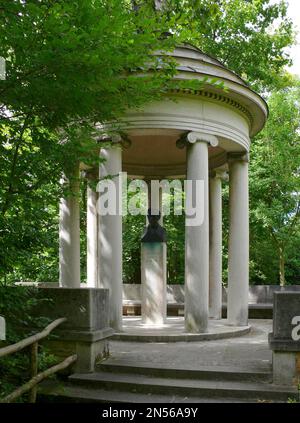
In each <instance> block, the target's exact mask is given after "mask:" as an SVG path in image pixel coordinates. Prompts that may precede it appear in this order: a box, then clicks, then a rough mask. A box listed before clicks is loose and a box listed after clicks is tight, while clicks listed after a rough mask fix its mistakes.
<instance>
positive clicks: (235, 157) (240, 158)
mask: <svg viewBox="0 0 300 423" xmlns="http://www.w3.org/2000/svg"><path fill="white" fill-rule="evenodd" d="M227 161H228V163H232V162H246V163H248V162H249V153H248V152H244V151H241V152H232V153H228V154H227Z"/></svg>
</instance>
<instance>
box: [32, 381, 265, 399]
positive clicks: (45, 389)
mask: <svg viewBox="0 0 300 423" xmlns="http://www.w3.org/2000/svg"><path fill="white" fill-rule="evenodd" d="M38 402H64V403H66V402H69V403H70V402H72V403H112V402H113V403H127V404H128V403H136V404H138V403H144V404H155V403H162V404H172V403H177V404H178V403H180V404H184V403H245V402H247V403H251V402H252V403H253V402H257V401H255V400H252V401H251V400H245V399H241V398H217V397H216V398H204V397H201V398H200V397H193V396H182V395H181V396H180V395H162V394H160V395H157V394H151V393H149V394H144V393H138V392H122V391H114V390H103V389H95V388H86V387H83V386H74V385H68V384H66V385H64V386H63V387H62V385H59V384H57V383H53V381H51V383H50V386H49V382H48V383H47V384H46V386H45V383H43V384H42V387H41V388H40V389H39V395H38Z"/></svg>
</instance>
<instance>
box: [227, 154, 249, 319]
mask: <svg viewBox="0 0 300 423" xmlns="http://www.w3.org/2000/svg"><path fill="white" fill-rule="evenodd" d="M248 207H249V198H248V162H247V161H246V160H243V158H240V159H238V158H237V159H232V160H230V161H229V243H228V299H227V302H228V310H227V317H228V321H229V323H230V324H232V325H235V326H246V325H247V324H248V291H249V208H248Z"/></svg>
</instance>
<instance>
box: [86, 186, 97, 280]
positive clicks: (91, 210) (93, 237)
mask: <svg viewBox="0 0 300 423" xmlns="http://www.w3.org/2000/svg"><path fill="white" fill-rule="evenodd" d="M96 206H97V192H96V191H94V190H93V189H92V188H91V187H89V186H88V188H87V213H86V222H87V234H86V235H87V281H86V283H87V286H88V287H89V288H97V283H98V256H97V251H98V247H97V244H98V236H97V230H98V226H97V207H96Z"/></svg>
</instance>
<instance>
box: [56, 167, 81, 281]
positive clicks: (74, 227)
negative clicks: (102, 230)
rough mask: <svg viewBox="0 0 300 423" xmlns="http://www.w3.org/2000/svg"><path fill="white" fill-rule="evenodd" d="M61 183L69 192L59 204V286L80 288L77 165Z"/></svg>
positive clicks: (78, 184) (78, 183)
mask: <svg viewBox="0 0 300 423" xmlns="http://www.w3.org/2000/svg"><path fill="white" fill-rule="evenodd" d="M61 183H62V184H64V185H65V187H67V188H68V191H69V192H68V193H67V194H66V195H65V197H63V198H61V199H60V204H59V286H61V287H64V288H80V210H79V192H80V182H79V164H76V166H74V169H73V171H72V172H71V173H70V175H68V177H67V176H65V175H64V176H63V178H62V180H61Z"/></svg>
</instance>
